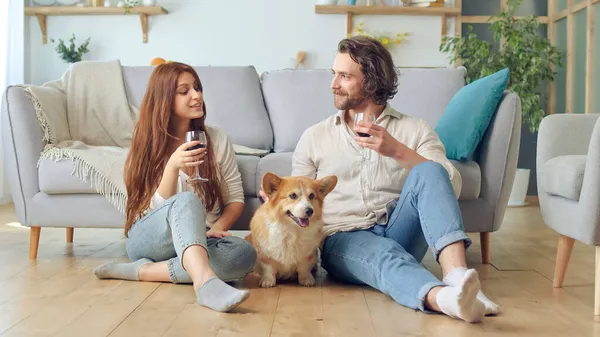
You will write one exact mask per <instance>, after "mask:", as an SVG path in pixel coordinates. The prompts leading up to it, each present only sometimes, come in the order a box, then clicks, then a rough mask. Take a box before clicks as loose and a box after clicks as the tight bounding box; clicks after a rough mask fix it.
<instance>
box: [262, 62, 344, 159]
mask: <svg viewBox="0 0 600 337" xmlns="http://www.w3.org/2000/svg"><path fill="white" fill-rule="evenodd" d="M332 78H333V77H332V74H331V70H322V69H319V70H312V69H311V70H279V71H269V72H264V73H263V74H262V90H263V95H264V99H265V105H266V107H267V111H268V112H269V117H270V118H271V124H272V125H273V134H274V137H275V141H274V150H275V152H290V151H294V149H295V148H296V144H297V143H298V140H299V139H300V136H301V135H302V133H303V132H304V130H306V129H307V128H308V127H309V126H311V125H313V124H316V123H318V122H320V121H322V120H323V119H325V118H327V117H328V116H331V115H332V114H335V113H336V112H337V109H336V108H335V106H334V105H333V95H332V93H331V88H330V87H329V85H330V83H331V80H332Z"/></svg>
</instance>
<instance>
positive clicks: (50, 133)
mask: <svg viewBox="0 0 600 337" xmlns="http://www.w3.org/2000/svg"><path fill="white" fill-rule="evenodd" d="M24 87H25V90H26V92H27V93H28V97H29V99H30V100H31V102H32V104H33V106H34V107H35V111H36V115H37V119H38V122H39V123H40V126H41V128H42V131H43V133H44V140H45V141H46V143H47V145H46V146H45V148H44V150H43V151H42V153H41V156H40V161H41V160H43V159H47V158H50V159H54V160H62V159H69V160H71V161H73V163H74V170H73V173H74V174H75V175H76V176H77V177H79V178H80V179H82V180H83V181H84V182H86V183H89V184H90V185H91V186H92V187H93V188H94V189H95V190H96V191H97V192H98V193H100V194H102V195H104V196H105V197H106V198H107V199H108V201H110V202H111V203H112V204H113V205H115V207H116V208H117V209H118V210H119V211H121V212H123V213H124V212H125V204H126V198H127V190H126V188H125V182H124V172H123V169H124V166H125V159H126V158H127V153H128V151H129V145H130V143H131V138H132V132H133V127H134V125H135V123H136V121H137V117H138V110H137V108H136V107H134V106H133V105H130V104H129V101H128V99H127V95H126V92H125V85H124V83H123V77H122V73H121V64H120V62H119V61H109V62H93V61H84V62H79V63H74V64H73V65H72V66H71V67H70V68H69V69H68V70H67V71H66V72H65V73H64V74H63V76H62V78H60V79H58V80H56V81H51V82H48V83H45V84H43V85H41V86H34V85H27V86H24ZM38 164H39V161H38Z"/></svg>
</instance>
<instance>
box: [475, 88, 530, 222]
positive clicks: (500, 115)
mask: <svg viewBox="0 0 600 337" xmlns="http://www.w3.org/2000/svg"><path fill="white" fill-rule="evenodd" d="M521 123H522V121H521V99H520V98H519V96H518V95H517V94H516V93H515V92H513V91H509V90H507V91H505V92H504V96H503V98H502V100H501V101H500V104H499V106H498V111H496V114H495V115H494V117H493V119H492V121H491V122H490V126H489V127H488V129H487V131H486V133H485V134H484V137H483V139H482V141H481V144H480V145H479V151H478V153H479V158H478V160H477V162H478V163H479V166H480V168H481V193H480V195H479V198H480V200H482V201H483V205H481V206H479V207H484V208H486V211H485V212H482V214H490V215H491V216H492V218H491V219H482V220H479V219H478V220H479V221H481V222H482V223H485V224H486V226H488V225H487V224H488V223H489V224H490V225H489V226H490V227H489V228H488V230H489V231H495V230H498V229H499V228H500V225H501V224H502V220H503V219H504V213H505V211H506V207H507V205H508V199H509V197H510V192H511V190H512V185H513V182H514V179H515V173H516V170H517V160H518V158H519V147H520V145H521ZM480 226H481V225H480Z"/></svg>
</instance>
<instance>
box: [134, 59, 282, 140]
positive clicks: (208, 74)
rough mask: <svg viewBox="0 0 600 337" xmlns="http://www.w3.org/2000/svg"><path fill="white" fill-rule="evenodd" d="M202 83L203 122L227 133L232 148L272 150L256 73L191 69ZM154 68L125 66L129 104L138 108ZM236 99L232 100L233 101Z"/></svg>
mask: <svg viewBox="0 0 600 337" xmlns="http://www.w3.org/2000/svg"><path fill="white" fill-rule="evenodd" d="M194 69H195V70H196V72H198V76H199V77H200V80H201V81H202V86H203V89H204V99H205V101H206V114H207V117H206V122H207V124H210V125H214V126H217V127H219V128H221V129H223V130H225V131H226V132H227V134H228V135H229V136H230V137H231V140H232V142H233V143H234V144H240V145H244V146H248V147H251V148H256V149H267V150H270V149H272V148H273V130H272V129H271V124H270V122H269V116H268V115H267V110H266V108H265V103H264V101H263V97H262V92H261V87H260V80H259V78H258V74H257V72H256V69H255V68H254V67H252V66H246V67H210V66H204V67H194ZM153 70H154V67H150V66H124V67H123V76H124V81H125V88H126V90H127V96H128V98H129V101H130V102H131V103H132V104H134V105H135V106H137V107H139V105H140V103H141V101H142V98H143V97H144V93H145V90H146V87H147V85H148V79H149V78H150V74H151V73H152V71H153ZM232 96H235V99H232Z"/></svg>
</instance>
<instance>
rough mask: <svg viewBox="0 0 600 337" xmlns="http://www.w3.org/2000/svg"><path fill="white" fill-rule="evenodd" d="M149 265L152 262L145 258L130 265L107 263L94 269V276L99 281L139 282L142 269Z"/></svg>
mask: <svg viewBox="0 0 600 337" xmlns="http://www.w3.org/2000/svg"><path fill="white" fill-rule="evenodd" d="M148 263H152V260H150V259H146V258H143V259H139V260H137V261H134V262H129V263H113V262H111V263H105V264H103V265H100V266H98V267H96V268H94V275H96V277H97V278H99V279H118V280H129V281H139V280H140V277H139V272H140V269H141V268H142V267H143V266H145V265H146V264H148Z"/></svg>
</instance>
